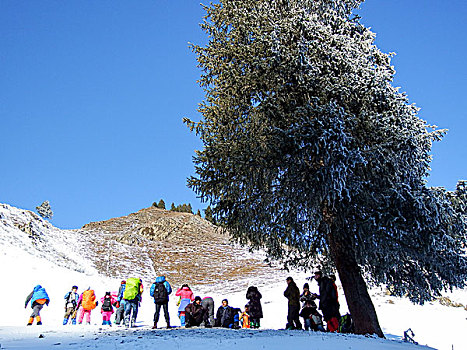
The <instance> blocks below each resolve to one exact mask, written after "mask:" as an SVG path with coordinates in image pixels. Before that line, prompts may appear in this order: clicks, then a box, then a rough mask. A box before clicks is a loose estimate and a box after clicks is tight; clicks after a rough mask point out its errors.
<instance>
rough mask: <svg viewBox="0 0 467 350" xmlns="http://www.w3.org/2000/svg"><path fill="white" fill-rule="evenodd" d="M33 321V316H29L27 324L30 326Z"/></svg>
mask: <svg viewBox="0 0 467 350" xmlns="http://www.w3.org/2000/svg"><path fill="white" fill-rule="evenodd" d="M33 322H34V317H29V321H28V326H32V323H33Z"/></svg>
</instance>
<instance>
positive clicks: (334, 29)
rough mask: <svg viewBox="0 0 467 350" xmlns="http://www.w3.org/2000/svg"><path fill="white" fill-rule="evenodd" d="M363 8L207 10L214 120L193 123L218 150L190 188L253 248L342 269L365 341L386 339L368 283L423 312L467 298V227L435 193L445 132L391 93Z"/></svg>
mask: <svg viewBox="0 0 467 350" xmlns="http://www.w3.org/2000/svg"><path fill="white" fill-rule="evenodd" d="M359 3H360V1H357V0H355V1H354V0H287V1H285V0H284V1H282V0H278V1H269V0H220V1H219V2H218V3H214V4H211V5H210V6H206V7H205V10H206V12H207V15H206V17H205V21H204V22H203V24H202V28H203V29H204V30H205V32H206V33H207V34H208V35H209V42H208V43H207V45H206V46H204V47H202V46H194V47H193V49H194V51H195V52H196V54H197V56H198V62H199V66H200V68H201V69H202V71H203V73H202V76H201V79H200V85H201V86H202V87H203V89H204V90H205V93H206V97H205V100H204V101H203V102H202V103H201V105H200V108H199V112H200V113H201V114H202V116H203V119H202V120H201V121H200V122H199V123H194V122H192V121H190V120H188V119H186V120H185V121H186V123H187V125H188V126H189V127H190V128H191V129H192V130H195V132H196V133H197V134H198V135H199V136H200V138H201V140H202V142H203V144H204V147H203V149H202V150H200V151H197V154H196V157H195V170H196V176H195V177H192V178H190V179H189V181H188V183H189V186H190V187H191V188H193V189H194V190H195V191H196V192H197V193H198V194H199V195H200V196H201V198H202V199H203V200H205V201H208V202H209V203H210V204H211V207H208V208H209V209H211V208H212V211H213V213H214V218H216V219H217V221H218V222H220V223H221V224H222V225H224V226H225V227H227V228H228V229H229V231H230V232H231V234H232V235H233V237H234V238H236V239H237V240H238V241H240V242H241V243H245V244H246V243H248V244H250V245H252V246H253V247H262V248H265V249H266V250H267V252H268V253H269V256H270V257H271V258H274V259H279V260H282V261H283V262H284V263H285V264H286V266H306V267H313V266H315V267H316V266H318V265H319V266H320V267H322V268H324V269H326V268H327V269H337V271H338V273H339V278H340V280H341V283H342V286H343V288H344V293H345V297H346V300H347V304H348V307H349V310H350V312H351V314H352V316H353V318H354V320H355V330H356V332H357V333H360V334H366V333H371V334H378V335H379V336H383V333H382V331H381V328H380V326H379V323H378V318H377V315H376V312H375V309H374V306H373V303H372V301H371V298H370V296H369V294H368V292H367V283H370V284H371V285H375V284H381V283H384V284H386V285H388V287H389V289H390V290H391V291H392V293H394V294H395V295H400V296H403V295H407V296H408V297H409V298H410V299H411V300H413V301H417V302H421V303H423V302H424V301H426V300H430V298H432V297H433V296H436V295H439V293H440V291H442V290H443V289H446V288H452V287H464V286H465V280H466V279H467V260H466V256H465V251H464V247H465V246H466V245H465V244H466V243H467V242H466V236H465V232H466V231H465V230H466V220H465V211H464V212H459V211H458V210H457V209H456V207H455V204H453V203H454V202H455V201H453V198H452V197H451V196H450V195H449V194H448V193H446V191H444V192H443V191H439V190H437V189H430V188H427V187H426V184H425V180H424V179H425V178H426V176H427V175H428V171H429V163H430V160H431V158H430V150H431V145H432V142H433V141H436V140H440V139H441V137H442V135H443V133H444V131H443V130H437V129H436V128H434V127H432V126H430V125H428V124H427V123H426V122H425V121H423V120H421V119H420V118H419V117H418V108H417V107H415V106H414V105H413V104H410V103H409V102H408V98H407V97H406V95H405V94H403V93H401V92H399V90H398V88H396V87H394V86H393V85H392V84H391V82H392V79H393V75H394V69H393V67H392V66H391V60H390V55H388V54H385V53H382V52H381V51H380V50H379V49H378V48H377V47H376V45H375V44H374V38H375V35H374V33H372V32H371V31H370V30H369V29H368V28H365V27H364V26H363V25H362V24H361V23H360V22H359V20H358V18H353V17H352V15H351V13H352V10H353V9H354V8H355V7H356V6H358V5H359ZM454 199H455V198H454ZM207 217H208V212H207V210H206V218H207Z"/></svg>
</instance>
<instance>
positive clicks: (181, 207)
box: [170, 203, 193, 214]
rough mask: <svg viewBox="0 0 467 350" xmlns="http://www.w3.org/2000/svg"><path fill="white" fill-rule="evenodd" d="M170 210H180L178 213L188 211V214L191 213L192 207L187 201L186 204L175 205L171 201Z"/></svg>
mask: <svg viewBox="0 0 467 350" xmlns="http://www.w3.org/2000/svg"><path fill="white" fill-rule="evenodd" d="M170 210H171V211H175V212H180V213H190V214H193V208H192V207H191V204H190V203H188V204H185V203H183V204H180V205H177V206H175V204H174V203H172V205H171V207H170Z"/></svg>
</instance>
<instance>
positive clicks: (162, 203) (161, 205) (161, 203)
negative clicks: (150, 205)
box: [157, 198, 165, 209]
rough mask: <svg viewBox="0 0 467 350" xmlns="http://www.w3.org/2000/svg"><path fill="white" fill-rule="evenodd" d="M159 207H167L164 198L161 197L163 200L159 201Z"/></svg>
mask: <svg viewBox="0 0 467 350" xmlns="http://www.w3.org/2000/svg"><path fill="white" fill-rule="evenodd" d="M157 207H158V208H159V209H165V202H164V200H163V199H162V198H161V200H160V201H159V203H158V204H157Z"/></svg>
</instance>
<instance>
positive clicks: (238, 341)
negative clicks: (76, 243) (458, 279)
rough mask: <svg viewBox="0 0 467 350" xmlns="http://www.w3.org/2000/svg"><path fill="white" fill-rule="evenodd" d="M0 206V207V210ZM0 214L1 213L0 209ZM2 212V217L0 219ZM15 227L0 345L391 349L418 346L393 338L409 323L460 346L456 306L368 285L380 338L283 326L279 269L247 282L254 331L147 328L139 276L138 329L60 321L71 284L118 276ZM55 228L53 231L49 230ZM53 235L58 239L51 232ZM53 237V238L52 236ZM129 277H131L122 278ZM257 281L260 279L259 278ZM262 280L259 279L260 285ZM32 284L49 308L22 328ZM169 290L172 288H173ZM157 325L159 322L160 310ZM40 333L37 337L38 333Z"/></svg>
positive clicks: (1, 257) (3, 234)
mask: <svg viewBox="0 0 467 350" xmlns="http://www.w3.org/2000/svg"><path fill="white" fill-rule="evenodd" d="M0 209H1V208H0ZM0 214H2V212H1V210H0ZM4 218H5V213H3V219H2V217H1V215H0V219H2V220H5V219H4ZM21 234H22V233H21V231H15V230H13V229H10V228H9V227H8V226H5V225H0V278H1V280H2V284H1V288H0V306H1V310H2V317H0V349H50V348H53V349H85V348H95V349H109V348H110V349H119V348H123V347H125V348H136V347H137V348H138V349H149V348H153V347H155V344H157V346H160V345H161V346H163V348H164V350H171V349H180V348H182V347H185V346H189V347H190V349H193V350H194V349H198V348H199V349H201V348H202V349H203V350H210V349H217V348H219V347H222V348H224V349H231V348H232V349H234V348H235V349H236V348H238V347H240V348H243V349H245V350H249V349H263V348H264V349H284V348H286V347H293V348H295V349H298V348H303V347H305V346H306V347H307V348H312V349H314V350H316V349H320V350H327V349H360V350H367V349H368V350H370V349H371V350H383V349H384V350H386V349H388V350H389V349H391V350H393V349H394V350H398V349H426V347H416V346H414V345H411V344H407V343H403V342H401V337H402V335H403V332H404V331H405V330H406V329H408V328H412V330H413V331H414V333H415V340H417V341H418V342H419V343H420V344H423V345H425V344H428V345H429V346H430V347H432V348H436V349H441V350H453V349H454V350H461V349H462V350H466V349H467V341H466V340H465V334H464V333H463V332H465V330H466V329H467V328H466V326H467V320H466V317H467V312H466V311H465V310H464V309H463V308H453V307H446V306H442V305H440V304H439V303H438V302H434V303H428V304H426V305H424V306H418V305H413V304H411V303H410V302H409V301H408V300H405V299H400V298H393V297H388V296H385V295H384V293H382V292H380V291H377V290H374V291H372V298H373V301H374V304H375V307H376V309H377V313H378V316H379V320H380V324H381V326H382V327H383V332H384V333H385V335H386V337H387V339H386V340H381V339H372V338H366V337H362V336H355V335H340V334H326V333H308V332H305V331H283V330H278V329H281V328H284V326H285V323H286V315H287V301H286V299H285V298H284V297H283V295H282V293H283V291H284V289H285V288H286V283H285V278H286V277H287V275H288V274H287V273H285V272H284V276H283V280H284V281H283V283H279V284H277V283H276V284H272V285H267V281H255V280H254V279H252V280H251V284H252V285H260V291H261V293H262V294H263V299H262V304H263V310H264V319H263V320H262V329H261V330H238V331H235V330H222V329H173V330H164V329H161V330H156V331H152V330H150V326H152V319H153V313H154V304H153V302H152V300H151V299H150V296H149V288H150V283H151V281H144V287H145V292H144V293H143V302H142V306H141V308H140V313H139V315H138V324H137V325H138V327H137V328H135V329H130V330H126V329H122V328H119V327H115V326H114V327H112V328H107V327H103V326H100V324H101V322H102V318H101V315H100V312H99V308H97V309H95V310H94V311H93V313H92V318H91V321H92V322H91V323H92V325H91V326H62V325H61V324H62V320H63V318H62V317H63V311H64V310H63V308H64V299H63V297H64V295H65V293H66V292H67V291H69V290H70V288H71V286H72V285H74V284H77V285H78V286H79V292H82V291H83V290H84V289H86V288H87V287H91V288H92V289H95V290H96V295H97V296H98V298H100V297H102V296H103V295H104V293H105V291H116V290H117V289H118V287H119V285H120V281H119V280H115V279H110V278H107V277H104V276H101V275H99V274H98V273H97V271H96V270H95V269H94V268H93V267H92V266H89V265H86V264H87V263H86V261H80V260H79V257H74V259H75V261H79V264H80V268H79V269H78V271H77V270H76V269H75V270H72V269H69V268H67V267H66V266H65V265H64V264H63V263H61V264H60V265H61V266H59V265H57V264H56V261H59V260H60V259H61V258H60V256H56V257H55V256H54V257H53V258H52V259H50V258H48V257H47V256H44V254H35V253H34V247H32V246H29V245H28V244H30V243H29V242H28V241H27V240H22V237H21ZM56 234H58V233H57V232H56ZM57 239H58V238H57ZM58 241H59V239H58ZM58 241H57V242H56V244H57V247H56V250H55V253H54V254H57V253H56V252H57V251H58V252H61V253H58V255H66V254H67V249H68V248H67V247H66V245H64V246H60V244H59V243H60V242H58ZM291 275H292V276H293V277H294V279H295V280H296V282H297V285H298V286H299V287H300V288H301V287H302V285H303V283H304V282H307V281H306V279H305V275H303V274H299V273H296V274H293V273H292V274H291ZM128 277H137V276H128ZM260 282H262V283H263V285H261V284H260ZM308 282H309V283H310V286H311V289H312V291H316V289H317V287H316V283H315V282H314V281H308ZM264 283H266V285H264ZM36 284H41V285H42V286H44V287H45V288H46V289H47V291H48V293H49V296H50V298H51V303H50V305H49V307H45V308H44V309H43V310H42V312H41V316H42V319H43V323H44V325H43V326H36V325H34V326H31V327H26V326H25V324H26V323H27V320H28V317H29V315H30V313H31V309H30V307H29V306H28V308H27V309H25V308H24V301H25V298H26V296H27V295H28V294H29V293H30V292H31V290H32V288H33V287H34V286H35V285H36ZM173 287H174V288H176V287H178V286H173ZM192 289H193V290H194V293H195V295H200V296H202V297H204V296H207V295H209V296H212V297H213V298H214V300H215V303H216V308H217V307H218V306H219V304H220V301H221V300H222V299H223V298H224V297H227V298H228V299H229V302H230V305H232V306H234V307H241V308H242V309H243V306H244V305H245V303H246V299H245V292H246V291H241V292H237V293H229V294H227V295H223V294H220V293H216V287H215V286H212V287H211V288H208V289H207V288H206V287H204V288H203V289H198V288H196V286H192ZM449 297H450V298H451V299H452V300H453V301H457V302H461V303H463V304H464V305H465V304H466V302H467V292H466V291H457V292H455V293H453V294H452V295H449ZM340 300H341V304H343V305H342V307H341V313H345V312H346V306H345V304H344V300H343V297H341V299H340ZM176 309H177V306H176V298H175V297H172V298H171V301H170V303H169V312H170V315H171V323H172V325H175V326H179V325H180V322H179V320H178V318H177V316H176V315H177V312H176ZM159 326H162V327H164V326H165V320H164V318H163V316H162V315H161V319H160V320H159ZM40 335H42V336H43V337H41V338H39V336H40Z"/></svg>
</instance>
